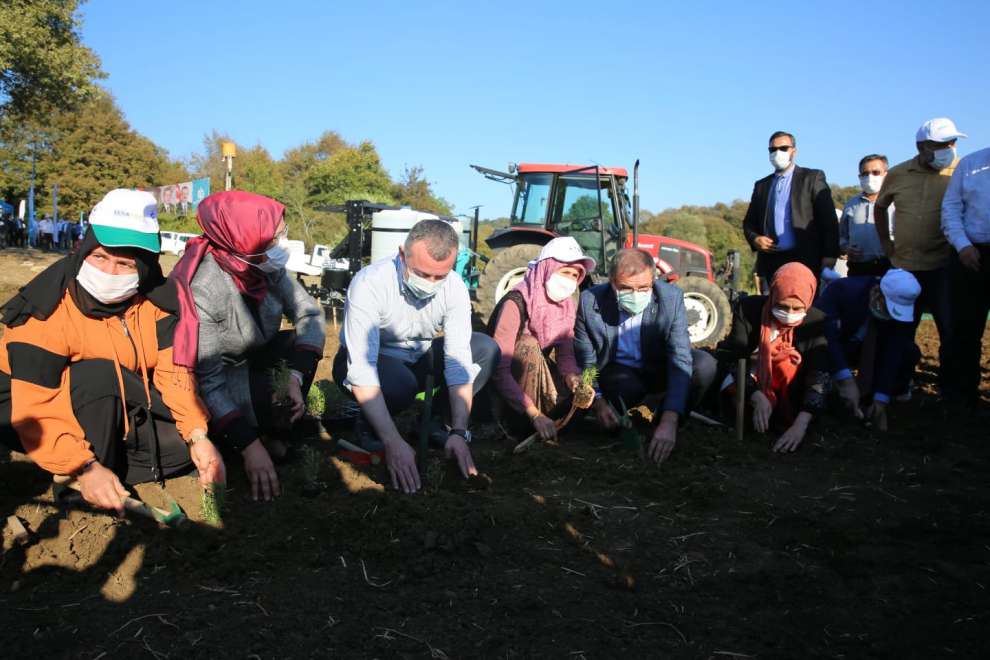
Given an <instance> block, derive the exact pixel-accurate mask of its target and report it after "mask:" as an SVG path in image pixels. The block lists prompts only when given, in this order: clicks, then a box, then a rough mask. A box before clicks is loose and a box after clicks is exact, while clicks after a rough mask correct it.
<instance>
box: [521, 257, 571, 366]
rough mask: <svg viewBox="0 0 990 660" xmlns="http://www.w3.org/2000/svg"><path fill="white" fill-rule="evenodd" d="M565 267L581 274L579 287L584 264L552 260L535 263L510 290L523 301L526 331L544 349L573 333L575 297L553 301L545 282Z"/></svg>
mask: <svg viewBox="0 0 990 660" xmlns="http://www.w3.org/2000/svg"><path fill="white" fill-rule="evenodd" d="M565 266H570V267H571V268H576V269H578V270H579V271H580V272H581V275H580V276H579V277H578V284H580V283H581V280H583V279H584V275H585V271H584V266H583V265H581V264H579V263H564V262H563V261H557V260H556V259H554V258H552V257H551V258H549V259H543V260H541V261H538V262H536V265H535V266H530V267H529V269H528V270H527V271H526V276H525V277H524V278H523V281H522V282H520V283H519V284H517V285H516V286H515V287H513V289H514V290H515V291H518V292H519V293H521V294H522V297H523V299H524V300H525V301H526V314H527V315H528V316H529V322H528V324H527V325H528V327H529V331H530V333H531V334H532V335H533V336H534V337H536V341H538V342H539V343H540V348H542V349H543V350H546V349H547V348H549V347H550V346H553V345H554V344H556V343H557V342H559V341H561V340H562V339H565V338H567V337H568V335H570V334H571V333H572V332H573V331H574V318H575V317H576V316H577V304H576V303H575V302H574V296H570V297H568V298H567V299H566V300H562V301H560V302H554V301H552V300H550V297H549V296H547V286H546V284H547V280H549V279H550V277H551V276H552V275H553V274H554V273H556V272H557V271H558V270H560V269H561V268H563V267H565Z"/></svg>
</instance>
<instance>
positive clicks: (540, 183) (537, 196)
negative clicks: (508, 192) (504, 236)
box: [512, 174, 553, 227]
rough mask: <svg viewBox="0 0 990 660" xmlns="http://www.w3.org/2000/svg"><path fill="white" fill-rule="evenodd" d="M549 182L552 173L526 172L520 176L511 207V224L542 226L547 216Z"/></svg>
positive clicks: (551, 179)
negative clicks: (517, 190)
mask: <svg viewBox="0 0 990 660" xmlns="http://www.w3.org/2000/svg"><path fill="white" fill-rule="evenodd" d="M551 183H553V175H552V174H527V175H524V176H523V177H522V182H521V183H520V184H519V185H520V188H519V192H518V193H517V194H516V203H515V206H514V208H513V209H512V224H527V225H540V226H541V227H542V226H543V223H544V222H545V221H546V217H547V202H548V201H549V199H550V184H551Z"/></svg>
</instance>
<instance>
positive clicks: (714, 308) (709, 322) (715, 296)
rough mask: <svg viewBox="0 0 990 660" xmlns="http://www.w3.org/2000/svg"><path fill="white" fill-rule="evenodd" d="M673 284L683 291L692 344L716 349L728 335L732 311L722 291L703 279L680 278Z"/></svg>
mask: <svg viewBox="0 0 990 660" xmlns="http://www.w3.org/2000/svg"><path fill="white" fill-rule="evenodd" d="M674 284H675V285H676V286H677V287H678V288H679V289H680V290H681V291H683V292H684V309H685V311H686V312H687V323H688V335H690V337H691V345H692V346H696V347H702V346H715V344H717V343H718V342H719V341H721V340H722V338H723V337H725V335H727V334H728V333H729V326H730V324H731V323H732V309H731V307H730V306H729V299H728V298H727V297H726V295H725V292H724V291H722V289H720V288H719V287H718V285H717V284H715V283H714V282H711V281H709V280H706V279H705V278H703V277H682V278H680V279H678V280H676V281H675V282H674Z"/></svg>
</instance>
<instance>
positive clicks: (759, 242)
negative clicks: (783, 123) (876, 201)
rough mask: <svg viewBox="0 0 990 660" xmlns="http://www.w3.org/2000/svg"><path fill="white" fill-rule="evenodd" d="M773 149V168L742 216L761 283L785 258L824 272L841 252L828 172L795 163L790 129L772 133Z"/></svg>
mask: <svg viewBox="0 0 990 660" xmlns="http://www.w3.org/2000/svg"><path fill="white" fill-rule="evenodd" d="M769 151H770V164H771V165H772V166H773V169H774V172H773V174H771V175H769V176H766V177H763V178H762V179H760V180H759V181H757V182H756V183H755V184H754V185H753V196H752V198H751V199H750V202H749V208H748V209H747V210H746V217H745V218H744V219H743V232H744V233H745V234H746V240H747V241H749V244H750V246H751V247H752V248H753V250H754V251H755V252H756V253H757V254H756V273H757V275H759V276H760V279H761V281H762V282H761V287H762V288H765V287H768V286H769V284H770V280H772V279H773V274H774V273H775V272H777V269H778V268H780V267H781V266H783V265H784V264H786V263H790V262H792V261H799V262H801V263H802V264H804V265H805V266H807V267H808V268H809V269H810V270H811V272H813V273H814V274H815V275H820V274H821V272H822V269H823V268H826V267H827V268H831V267H832V266H834V265H835V260H836V258H838V256H839V223H838V218H837V217H836V209H835V204H834V203H833V202H832V191H831V190H830V189H829V187H828V182H827V181H826V180H825V173H824V172H822V171H821V170H813V169H808V168H804V167H798V166H797V165H796V164H795V158H796V157H797V141H796V140H795V138H794V136H793V135H791V134H790V133H785V132H784V131H777V132H776V133H774V134H773V135H771V136H770V146H769Z"/></svg>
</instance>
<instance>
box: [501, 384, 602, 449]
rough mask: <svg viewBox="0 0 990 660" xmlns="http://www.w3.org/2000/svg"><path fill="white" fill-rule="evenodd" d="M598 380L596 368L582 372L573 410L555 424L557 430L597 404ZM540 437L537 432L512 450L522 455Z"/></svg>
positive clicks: (572, 400) (575, 393) (573, 402)
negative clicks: (575, 415)
mask: <svg viewBox="0 0 990 660" xmlns="http://www.w3.org/2000/svg"><path fill="white" fill-rule="evenodd" d="M597 379H598V369H597V368H596V367H588V368H587V369H585V370H584V371H582V372H581V382H580V383H578V386H577V388H575V390H574V396H573V398H572V399H571V409H570V410H568V411H567V415H565V416H564V418H563V419H559V420H557V421H556V422H554V425H555V426H556V427H557V430H558V431H559V430H560V429H562V428H564V427H565V426H567V423H568V422H570V421H571V418H572V417H574V413H576V412H577V411H578V410H586V409H588V408H590V407H591V404H593V403H594V402H595V380H597ZM539 437H540V433H539V432H538V431H537V432H536V433H533V434H532V435H530V436H529V437H528V438H526V439H525V440H523V441H522V442H520V443H519V444H518V445H516V446H515V449H513V450H512V453H514V454H521V453H522V452H524V451H525V450H526V448H528V447H529V446H530V445H531V444H533V443H534V442H536V440H537V438H539Z"/></svg>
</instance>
